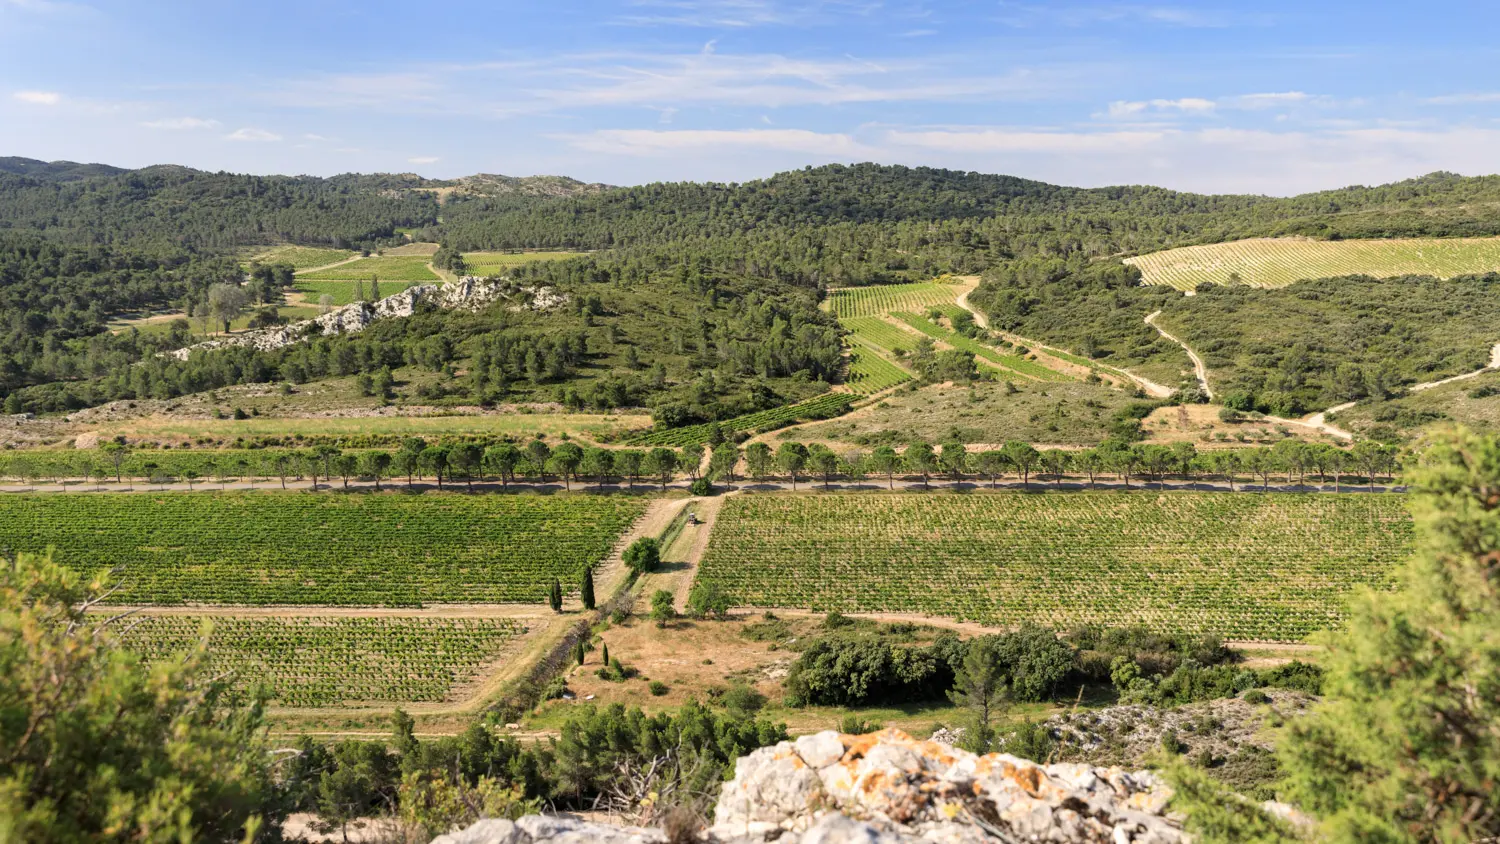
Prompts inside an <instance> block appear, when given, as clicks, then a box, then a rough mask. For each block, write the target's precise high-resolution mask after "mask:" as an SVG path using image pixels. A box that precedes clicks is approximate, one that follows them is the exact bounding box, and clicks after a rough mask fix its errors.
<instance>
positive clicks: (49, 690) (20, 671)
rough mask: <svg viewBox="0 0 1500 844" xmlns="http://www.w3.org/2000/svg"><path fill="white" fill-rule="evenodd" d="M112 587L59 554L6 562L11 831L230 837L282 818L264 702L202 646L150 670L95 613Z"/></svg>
mask: <svg viewBox="0 0 1500 844" xmlns="http://www.w3.org/2000/svg"><path fill="white" fill-rule="evenodd" d="M108 588H109V584H108V581H107V579H106V577H105V576H103V575H101V576H100V577H99V578H96V579H94V580H93V581H86V580H84V579H83V578H81V577H80V576H79V575H78V574H76V573H75V572H72V571H69V570H67V569H63V568H62V567H60V566H57V565H54V564H53V563H52V562H51V560H50V559H48V558H45V557H36V556H30V555H26V554H22V555H20V556H19V557H18V558H17V559H16V560H15V561H13V562H7V563H6V564H4V565H0V665H3V666H5V670H4V671H0V839H3V840H7V841H16V842H21V841H36V842H43V841H46V842H79V844H82V843H83V842H97V841H105V842H109V841H115V842H167V841H230V840H240V839H241V838H246V839H247V840H248V839H250V838H253V837H254V836H255V834H256V830H262V831H263V830H266V829H274V828H276V827H277V826H278V825H279V823H280V821H281V819H282V818H281V810H280V808H279V806H280V800H279V797H278V795H277V793H276V789H275V785H274V777H273V769H272V764H273V763H272V757H271V755H270V753H269V748H268V747H267V746H266V744H265V725H264V721H263V717H262V709H261V705H260V703H258V702H252V703H251V704H249V705H248V706H243V707H240V706H235V705H233V704H231V703H230V702H229V695H228V692H229V690H228V688H227V686H226V685H225V684H224V683H222V682H221V681H218V680H215V679H214V678H213V676H212V675H211V674H210V673H209V671H208V664H207V654H206V652H205V648H204V646H203V645H202V644H200V645H199V646H197V647H195V648H194V649H193V650H191V651H189V652H187V653H184V654H181V655H178V656H176V657H172V658H169V659H166V660H163V661H160V662H158V663H156V664H155V665H154V667H152V668H151V669H149V670H148V669H147V668H146V666H145V665H143V664H142V663H141V661H140V659H139V658H138V657H136V656H135V655H133V654H131V653H129V652H128V651H126V650H123V649H122V648H121V647H120V646H119V643H118V640H117V639H116V636H115V632H114V629H113V627H112V626H111V625H109V624H108V623H106V622H103V621H102V620H101V619H102V618H103V617H102V616H100V615H96V614H91V613H89V612H88V611H89V610H90V609H92V608H94V607H95V606H96V605H97V603H98V602H99V601H100V600H101V599H102V598H103V597H104V596H105V594H106V592H107V590H108Z"/></svg>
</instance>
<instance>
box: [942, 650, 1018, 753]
mask: <svg viewBox="0 0 1500 844" xmlns="http://www.w3.org/2000/svg"><path fill="white" fill-rule="evenodd" d="M955 674H956V676H955V678H954V685H953V690H952V691H951V692H949V693H948V698H949V699H950V700H952V701H953V703H954V704H955V705H957V706H962V707H964V708H965V709H967V710H969V716H970V718H971V719H972V724H971V726H970V727H969V729H967V730H965V731H964V746H965V749H967V750H972V751H973V752H975V753H989V752H990V748H991V747H992V746H993V745H994V742H995V728H994V727H993V726H992V723H993V721H994V719H995V716H996V715H998V714H999V713H1000V712H1001V711H1002V710H1003V709H1004V706H1005V698H1006V682H1005V677H1006V674H1005V667H1004V666H1003V665H1002V664H1001V654H1000V650H999V647H998V640H997V638H996V637H994V636H980V637H978V638H975V639H972V640H970V642H969V646H968V649H967V651H966V652H965V653H964V659H963V662H962V663H961V664H960V665H959V666H958V670H957V672H955Z"/></svg>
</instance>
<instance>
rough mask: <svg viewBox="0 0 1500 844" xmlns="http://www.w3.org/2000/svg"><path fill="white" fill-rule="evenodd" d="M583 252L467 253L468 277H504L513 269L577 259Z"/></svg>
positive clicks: (465, 259) (465, 260)
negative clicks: (525, 265) (539, 263)
mask: <svg viewBox="0 0 1500 844" xmlns="http://www.w3.org/2000/svg"><path fill="white" fill-rule="evenodd" d="M581 254H583V253H581V252H465V253H464V263H465V264H467V265H468V272H467V274H468V275H478V276H491V275H504V274H505V272H506V271H507V270H509V269H510V268H511V267H515V266H519V265H521V264H529V263H531V262H533V261H560V260H563V259H564V258H576V257H578V256H579V255H581Z"/></svg>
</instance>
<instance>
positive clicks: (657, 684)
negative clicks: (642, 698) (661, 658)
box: [646, 680, 667, 697]
mask: <svg viewBox="0 0 1500 844" xmlns="http://www.w3.org/2000/svg"><path fill="white" fill-rule="evenodd" d="M646 688H648V689H650V690H651V694H652V695H653V696H654V697H661V696H662V695H664V694H666V693H667V684H666V683H663V682H662V681H660V680H652V681H651V684H650V685H649V686H647V687H646Z"/></svg>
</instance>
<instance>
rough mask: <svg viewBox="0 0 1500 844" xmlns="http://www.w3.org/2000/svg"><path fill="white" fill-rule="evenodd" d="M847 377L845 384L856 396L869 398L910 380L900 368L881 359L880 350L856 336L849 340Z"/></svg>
mask: <svg viewBox="0 0 1500 844" xmlns="http://www.w3.org/2000/svg"><path fill="white" fill-rule="evenodd" d="M849 346H850V352H849V377H848V378H846V379H845V383H847V384H848V385H849V390H850V391H851V392H853V393H854V394H855V395H858V396H871V395H874V394H876V393H879V392H881V391H883V390H889V389H890V388H892V387H895V386H897V385H900V384H905V383H906V382H907V381H910V380H911V375H910V374H908V373H907V372H906V370H904V369H902V368H901V367H899V366H897V365H895V364H894V363H891V362H890V361H888V360H886V359H885V358H883V357H881V355H880V350H879V348H877V347H876V346H874V345H871V344H869V343H866V342H864V341H863V340H861V339H860V337H859V336H858V335H855V336H853V337H850V338H849Z"/></svg>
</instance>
